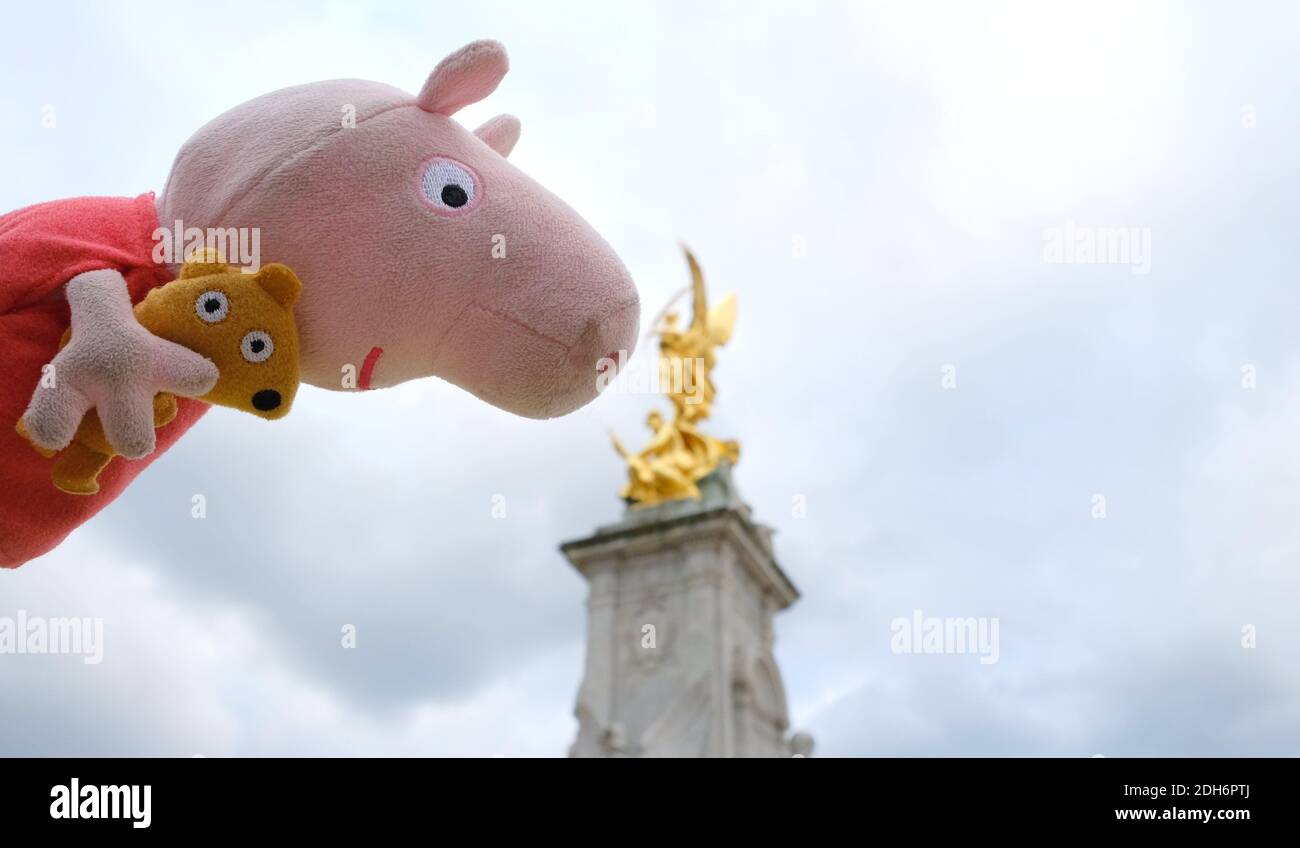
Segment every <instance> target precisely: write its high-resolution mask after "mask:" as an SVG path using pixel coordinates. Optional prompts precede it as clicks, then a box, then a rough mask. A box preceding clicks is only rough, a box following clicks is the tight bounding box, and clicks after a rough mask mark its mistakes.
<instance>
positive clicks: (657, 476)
mask: <svg viewBox="0 0 1300 848" xmlns="http://www.w3.org/2000/svg"><path fill="white" fill-rule="evenodd" d="M682 250H683V251H684V252H685V254H686V263H687V265H689V266H690V270H691V285H690V292H691V323H690V324H689V325H687V326H686V327H685V328H684V329H682V328H679V327H678V325H677V322H678V316H677V314H676V313H675V312H668V311H666V312H665V314H664V315H663V317H662V318H661V319H660V320H659V321H658V322H657V324H656V326H655V329H654V332H655V334H656V335H658V336H659V386H660V389H661V391H663V393H664V394H665V395H667V396H668V400H669V401H671V402H672V405H673V417H672V420H671V421H667V420H665V419H664V417H663V416H662V415H661V414H660V413H659V412H657V411H655V412H651V413H650V415H649V416H648V417H647V418H646V424H647V425H648V426H649V427H650V432H651V434H652V435H651V437H650V442H649V444H647V445H646V446H645V447H644V448H642V449H641V450H640V451H637V452H636V453H632V452H630V451H628V450H627V448H625V447H623V444H622V442H620V441H619V440H618V437H617V436H615V435H613V434H611V439H612V441H613V443H614V449H615V450H617V451H618V453H619V454H620V455H621V456H622V457H623V460H624V462H626V463H627V485H625V486H624V487H623V489H622V491H621V492H619V494H620V495H621V496H622V498H623V499H624V500H626V501H628V502H629V503H631V504H632V506H633V507H634V508H635V507H647V506H654V505H655V504H659V503H664V502H666V501H673V500H680V499H682V498H692V499H694V500H699V499H700V489H699V485H698V483H699V481H700V480H702V479H704V478H705V477H706V476H708V475H709V474H711V473H712V472H713V471H714V470H715V469H716V468H717V467H718V465H719V464H720V463H721V462H722V460H724V459H725V460H727V461H728V462H731V463H735V462H736V461H737V460H738V459H739V458H740V444H739V443H738V442H736V441H735V440H730V441H721V440H719V439H716V438H714V437H713V436H709V435H707V434H705V433H701V432H700V431H699V429H698V427H697V424H698V422H701V421H703V420H705V419H706V418H708V417H709V414H710V413H711V412H712V409H713V400H714V398H715V397H716V396H717V388H716V387H715V386H714V385H713V377H712V372H713V366H714V363H715V362H716V360H717V349H718V348H719V347H722V346H723V345H725V344H726V343H727V342H728V341H730V339H731V333H732V330H733V328H734V327H735V325H736V296H735V295H734V294H729V295H727V296H726V297H724V298H723V299H722V300H721V302H719V303H718V304H717V305H715V306H713V307H712V308H710V307H709V304H708V297H707V294H706V292H705V289H704V273H703V272H702V271H701V270H700V263H699V262H698V261H696V259H695V256H694V255H693V254H692V253H691V251H690V250H689V249H688V248H686V247H685V246H683V247H682ZM675 299H676V298H674V300H675ZM671 305H672V304H671V303H670V304H669V306H671Z"/></svg>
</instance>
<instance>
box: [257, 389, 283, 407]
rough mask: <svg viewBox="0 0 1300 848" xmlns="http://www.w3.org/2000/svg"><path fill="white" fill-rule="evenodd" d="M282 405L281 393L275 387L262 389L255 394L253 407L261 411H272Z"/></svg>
mask: <svg viewBox="0 0 1300 848" xmlns="http://www.w3.org/2000/svg"><path fill="white" fill-rule="evenodd" d="M279 405H280V393H279V392H277V391H276V390H275V389H262V390H261V391H260V392H258V393H257V394H255V395H253V408H254V409H256V410H258V411H260V412H270V411H271V410H272V409H275V408H276V407H278V406H279Z"/></svg>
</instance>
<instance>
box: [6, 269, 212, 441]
mask: <svg viewBox="0 0 1300 848" xmlns="http://www.w3.org/2000/svg"><path fill="white" fill-rule="evenodd" d="M67 295H68V304H69V305H70V306H71V307H72V338H71V340H70V341H69V342H68V344H67V346H66V347H64V348H63V350H61V351H59V353H58V355H57V356H55V357H54V360H53V362H52V363H51V365H52V367H53V370H52V372H51V374H50V376H51V377H52V379H45V378H42V380H41V384H40V385H39V386H38V387H37V389H36V392H35V394H33V395H32V401H31V404H30V405H29V406H28V407H27V412H26V413H24V415H23V418H22V424H23V426H24V428H25V430H26V432H27V435H28V438H30V439H31V441H32V443H33V444H35V445H36V446H37V447H40V448H43V449H45V450H49V451H57V450H62V449H64V448H66V447H67V446H68V444H69V443H70V442H71V441H72V438H73V436H74V435H75V434H76V432H77V427H78V426H79V425H80V424H81V419H82V418H83V417H84V416H85V414H86V413H87V412H88V411H89V410H90V409H92V408H94V409H95V410H96V411H97V412H98V414H99V418H100V421H101V422H102V423H103V427H104V436H105V437H106V438H107V440H108V442H109V444H111V445H112V446H113V450H115V451H116V452H117V453H119V454H121V455H122V456H125V457H127V458H130V459H139V458H141V457H145V456H148V455H149V454H151V453H153V450H154V444H155V441H154V438H155V437H154V396H155V395H157V394H158V393H160V392H171V393H174V394H178V395H183V396H186V397H199V396H201V395H204V394H207V393H208V392H209V391H211V390H212V388H213V386H215V385H216V383H217V378H218V373H217V367H216V365H214V364H213V363H212V362H211V361H209V360H208V359H205V358H204V357H203V356H201V355H199V354H197V353H195V352H193V351H191V350H189V349H188V348H185V347H182V346H180V345H178V344H175V343H174V342H169V341H166V340H165V339H160V338H158V337H156V336H154V335H153V334H151V333H150V332H149V331H148V330H146V329H145V328H144V327H142V326H140V323H139V321H137V320H136V316H135V313H134V312H133V311H132V307H131V299H130V297H129V295H128V294H127V287H126V281H125V280H124V279H123V278H122V275H121V274H119V273H118V272H116V271H113V270H102V271H89V272H87V273H85V274H81V275H78V276H76V277H74V278H72V280H70V281H69V282H68V285H67Z"/></svg>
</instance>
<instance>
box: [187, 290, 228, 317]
mask: <svg viewBox="0 0 1300 848" xmlns="http://www.w3.org/2000/svg"><path fill="white" fill-rule="evenodd" d="M194 311H195V312H197V313H198V315H199V317H200V318H202V319H203V320H204V321H207V322H208V323H209V324H217V323H220V322H221V321H224V320H226V316H227V315H229V314H230V301H229V300H227V299H226V296H225V294H223V293H222V292H219V291H210V292H204V293H203V294H201V295H199V297H198V300H196V301H194Z"/></svg>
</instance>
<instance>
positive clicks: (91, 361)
mask: <svg viewBox="0 0 1300 848" xmlns="http://www.w3.org/2000/svg"><path fill="white" fill-rule="evenodd" d="M507 67H508V63H507V60H506V53H505V50H504V49H503V48H502V47H501V45H500V44H497V43H496V42H493V41H478V42H474V43H472V44H470V45H468V46H466V47H464V48H462V49H460V50H458V51H457V52H455V53H453V54H452V55H451V56H449V57H447V58H446V59H444V60H443V61H442V62H441V63H440V64H439V65H438V66H437V67H436V68H435V69H434V71H433V73H432V74H430V76H429V78H428V80H427V81H426V82H425V83H424V86H423V88H421V89H420V92H419V94H418V95H416V96H415V97H412V96H411V95H409V94H407V93H405V92H403V91H401V90H400V89H397V88H393V87H391V86H388V85H384V84H382V83H376V82H365V81H362V80H334V81H330V82H318V83H311V84H308V85H302V86H297V87H294V88H287V89H284V90H281V91H276V92H273V93H271V94H267V95H264V96H262V97H259V98H256V99H254V100H251V101H249V102H247V103H245V104H243V105H241V106H237V107H235V108H234V109H232V110H230V111H229V112H227V113H225V114H224V115H221V116H220V117H218V118H216V119H215V120H213V121H212V122H211V123H209V124H208V125H206V126H204V127H203V128H201V129H200V130H199V131H198V132H197V133H195V135H194V136H193V137H192V138H191V139H190V140H189V141H188V142H186V144H185V145H184V146H183V147H182V148H181V150H180V152H179V153H178V154H177V157H176V161H175V163H174V164H173V166H172V171H171V175H170V177H169V178H168V180H167V184H166V187H165V189H164V191H163V193H162V196H161V197H158V198H155V197H154V196H153V195H152V194H145V195H141V196H139V197H136V198H76V199H71V200H62V201H55V202H52V203H45V204H40V205H37V206H32V207H28V208H26V209H21V210H18V211H16V212H12V213H9V214H8V215H4V216H2V217H0V269H2V270H0V349H3V350H4V351H5V357H4V360H3V364H2V365H0V367H3V368H4V369H5V378H4V379H3V380H0V422H2V421H9V422H13V421H15V420H18V418H19V417H20V416H21V418H22V423H23V430H24V432H25V433H26V434H27V436H28V438H30V439H31V441H32V442H33V444H35V445H37V446H39V447H40V448H43V449H45V450H47V451H52V450H62V449H63V448H66V447H67V446H68V444H69V443H70V442H71V441H72V439H73V437H74V435H75V434H76V432H77V428H78V426H79V424H80V421H81V419H82V418H83V417H84V415H85V414H86V413H87V412H88V411H89V410H91V409H92V408H93V409H95V411H96V412H97V414H98V417H99V419H100V421H101V422H102V425H103V431H104V435H105V437H106V438H107V441H108V442H109V443H110V445H111V447H112V448H113V450H114V451H115V452H116V453H118V454H120V455H121V456H123V457H127V458H129V459H131V460H134V461H129V462H115V463H112V465H110V466H109V467H108V468H106V469H105V470H104V472H103V473H102V474H101V476H100V478H99V481H98V485H99V492H98V494H96V495H95V496H93V497H78V496H74V495H69V494H66V493H64V492H61V491H59V490H57V489H55V488H54V487H52V486H50V485H49V476H48V475H49V469H48V464H47V463H46V462H45V461H44V460H42V458H41V457H40V456H38V455H37V454H36V453H35V452H33V451H32V449H31V446H30V445H28V444H27V443H26V442H25V441H24V439H23V438H22V437H21V436H20V435H19V434H18V433H17V432H15V431H14V429H13V427H12V425H10V426H6V427H3V428H0V567H8V568H14V567H17V566H19V565H22V564H23V563H25V562H27V561H28V560H30V559H32V558H34V557H36V556H39V555H40V554H43V553H45V552H47V551H49V550H50V549H52V548H53V547H55V546H56V545H57V544H58V543H59V542H60V541H61V540H62V539H63V538H64V537H65V536H66V535H67V534H68V533H69V532H71V531H72V530H73V529H75V528H76V527H77V526H79V525H80V524H81V523H83V522H84V521H86V520H87V519H88V518H90V517H91V516H92V515H94V513H96V512H97V511H98V510H100V509H102V508H103V507H104V506H105V505H107V504H108V503H109V502H110V501H111V500H112V499H113V498H115V497H116V496H117V495H118V494H120V493H121V491H122V490H123V489H124V488H125V487H126V486H127V485H128V484H129V483H130V482H131V480H132V479H134V477H135V476H136V475H137V474H139V473H140V471H141V470H143V468H144V467H145V466H146V465H148V463H149V462H151V461H152V460H153V459H155V458H156V457H157V456H158V455H159V454H161V453H162V452H163V451H165V450H166V449H167V448H168V447H170V446H171V445H172V444H174V443H175V441H176V440H177V439H178V438H179V437H180V436H181V435H182V434H183V433H184V432H185V431H186V430H187V429H188V428H189V427H190V426H191V425H193V424H194V423H195V421H197V420H198V419H199V417H200V416H202V415H203V413H204V412H205V411H206V409H207V406H206V404H204V403H202V402H200V401H198V400H194V399H193V398H195V397H198V396H201V395H203V394H204V393H205V392H207V391H208V390H209V389H211V387H212V385H213V384H214V382H215V381H216V378H217V374H216V373H215V370H214V368H215V366H214V365H213V363H211V362H210V361H208V360H206V359H205V358H203V357H202V356H201V355H200V354H198V353H195V352H193V351H190V350H187V349H185V348H182V347H180V346H179V345H172V344H166V343H164V340H161V339H158V338H156V337H154V336H153V335H152V334H150V333H149V332H148V331H147V330H145V329H144V328H143V327H141V326H140V325H138V324H136V323H135V322H133V321H108V320H106V318H105V315H104V314H102V312H101V311H100V310H99V309H98V306H99V305H102V304H103V303H104V302H105V300H106V299H110V300H111V299H112V298H113V297H114V296H118V297H120V293H121V291H122V290H123V289H125V291H126V293H127V295H128V296H129V298H130V300H131V302H132V303H136V302H139V301H140V300H141V299H142V298H143V297H144V296H145V295H146V294H147V293H148V292H149V291H150V290H151V289H153V288H156V287H158V286H160V285H163V284H165V283H167V282H169V281H170V280H172V279H173V278H174V277H175V266H174V265H172V264H169V263H168V262H167V261H160V259H159V256H158V250H157V248H158V244H159V241H158V233H159V232H160V231H166V230H170V229H172V228H175V230H176V231H177V232H181V231H188V230H189V229H191V228H199V229H200V230H209V231H210V230H212V229H220V230H225V231H236V230H239V231H242V230H243V229H247V230H251V231H256V232H257V233H258V234H259V238H260V250H261V253H262V254H264V255H265V256H266V257H268V259H269V260H272V261H274V262H277V263H283V264H285V265H288V266H290V267H292V268H293V269H294V271H295V272H296V273H297V275H298V277H299V278H301V279H302V281H303V286H302V294H301V298H300V300H299V301H298V303H297V305H296V306H295V313H294V314H295V318H296V319H297V324H298V331H299V335H300V367H301V374H302V379H303V381H304V382H307V383H310V384H312V385H315V386H318V387H320V388H324V389H333V390H341V391H347V390H352V389H372V388H382V387H388V386H394V385H397V384H399V383H402V382H405V381H407V380H414V379H418V378H420V377H428V376H439V377H442V378H443V379H446V380H448V381H450V382H452V383H455V384H456V385H458V386H460V387H462V388H464V389H466V390H468V391H470V392H472V393H473V394H475V395H477V396H478V397H480V398H482V399H483V400H485V401H487V402H489V403H491V404H493V405H495V406H498V407H500V408H502V409H505V410H508V411H510V412H513V413H517V414H520V415H525V416H529V417H533V418H547V417H553V416H558V415H564V414H566V413H568V412H571V411H573V410H575V409H577V408H579V407H581V406H582V405H584V404H586V403H587V402H588V401H590V400H592V399H593V398H594V397H595V396H596V393H597V390H598V386H599V385H600V384H601V383H602V381H598V379H597V377H598V375H597V368H598V367H599V366H598V363H601V362H602V360H603V361H605V362H606V363H607V362H608V360H611V359H612V360H614V361H615V362H617V361H618V355H617V353H616V352H617V351H620V350H627V351H630V350H632V348H633V346H634V344H635V341H636V335H637V324H638V320H639V303H638V299H637V294H636V289H635V288H634V287H633V285H632V281H631V279H630V277H629V275H628V272H627V270H626V269H625V268H624V267H623V264H622V263H621V262H620V261H619V259H618V257H617V256H616V255H615V254H614V252H613V251H612V250H611V249H610V247H609V245H607V244H606V243H605V242H604V241H603V240H602V239H601V237H600V236H599V235H597V234H596V233H595V232H594V231H593V230H592V229H591V227H590V226H589V225H588V224H587V223H586V222H584V221H583V220H582V218H580V217H579V216H578V214H577V213H575V212H574V211H573V210H572V209H570V208H569V207H568V206H566V205H565V204H564V203H563V202H562V201H561V200H560V199H559V198H557V197H556V196H555V195H553V194H551V193H550V192H549V191H547V190H546V189H545V188H543V187H542V186H540V185H538V184H537V183H535V182H533V181H532V180H531V179H529V178H528V177H527V176H526V175H525V174H523V173H522V172H520V171H519V170H517V169H516V168H515V167H513V166H512V165H511V164H510V163H509V162H508V161H507V160H506V157H507V156H508V155H509V153H510V151H511V149H512V148H513V147H514V145H515V142H516V141H517V140H518V138H519V121H518V120H516V119H515V118H513V117H511V116H509V115H501V116H499V117H497V118H493V119H492V120H490V121H488V122H487V123H486V124H484V125H483V126H481V127H479V128H478V129H477V130H474V131H473V132H470V131H468V130H466V129H465V128H464V127H462V126H461V125H460V124H459V123H457V122H456V121H455V120H453V119H452V116H453V115H454V114H455V113H456V112H457V111H458V110H459V109H461V108H462V107H464V106H467V105H469V104H471V103H474V102H477V101H479V100H481V99H483V98H484V97H486V96H487V95H489V94H490V93H491V92H492V91H493V90H494V89H495V88H496V86H497V84H498V83H499V82H500V81H501V78H502V77H503V76H504V75H505V73H506V70H507ZM114 314H117V315H121V314H124V313H122V312H121V311H120V310H119V311H118V312H116V313H114ZM127 314H129V313H127ZM70 322H71V323H74V324H77V325H78V326H80V327H94V328H95V331H94V332H81V331H78V332H76V333H74V334H73V337H72V341H71V342H70V343H69V344H68V346H67V347H65V348H63V349H62V350H60V348H59V341H60V338H61V337H62V336H63V334H64V332H65V330H66V329H67V328H68V326H69V323H70ZM160 392H170V393H172V394H176V395H181V396H184V397H182V398H181V400H180V403H179V407H178V411H177V414H176V417H175V418H174V419H173V420H172V421H171V423H169V424H167V425H166V426H164V427H161V428H159V429H158V430H157V432H156V435H155V430H154V426H153V424H154V410H153V404H152V399H153V398H154V396H155V395H157V394H158V393H160Z"/></svg>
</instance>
